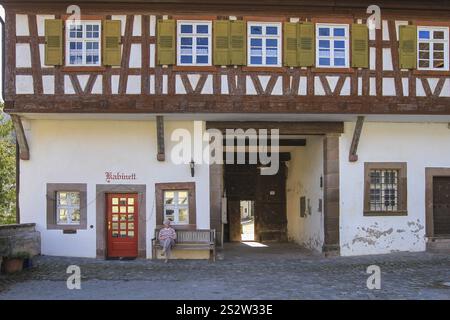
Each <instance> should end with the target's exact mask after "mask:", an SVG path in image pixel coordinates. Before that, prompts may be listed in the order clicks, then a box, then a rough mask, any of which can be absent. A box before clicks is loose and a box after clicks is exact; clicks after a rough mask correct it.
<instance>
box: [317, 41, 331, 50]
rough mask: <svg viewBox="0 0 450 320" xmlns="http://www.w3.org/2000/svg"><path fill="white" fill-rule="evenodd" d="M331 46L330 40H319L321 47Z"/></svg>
mask: <svg viewBox="0 0 450 320" xmlns="http://www.w3.org/2000/svg"><path fill="white" fill-rule="evenodd" d="M329 47H330V40H319V48H325V49H328V48H329Z"/></svg>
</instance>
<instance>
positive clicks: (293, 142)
mask: <svg viewBox="0 0 450 320" xmlns="http://www.w3.org/2000/svg"><path fill="white" fill-rule="evenodd" d="M249 144H250V141H249V140H248V139H245V141H244V143H243V145H245V146H249ZM226 145H227V139H223V146H226ZM237 145H238V143H237V138H235V139H234V144H233V146H237ZM257 145H259V141H257ZM270 145H271V140H270V136H268V138H267V146H270ZM278 146H280V147H304V146H306V139H279V140H278Z"/></svg>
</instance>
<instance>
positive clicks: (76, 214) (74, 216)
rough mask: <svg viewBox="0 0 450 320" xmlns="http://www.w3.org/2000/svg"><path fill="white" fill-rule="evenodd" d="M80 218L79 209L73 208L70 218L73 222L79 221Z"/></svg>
mask: <svg viewBox="0 0 450 320" xmlns="http://www.w3.org/2000/svg"><path fill="white" fill-rule="evenodd" d="M80 219H81V215H80V210H79V209H75V210H74V211H73V212H72V217H71V220H72V222H73V223H80Z"/></svg>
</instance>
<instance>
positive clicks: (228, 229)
mask: <svg viewBox="0 0 450 320" xmlns="http://www.w3.org/2000/svg"><path fill="white" fill-rule="evenodd" d="M282 160H284V161H281V160H280V168H279V170H278V173H277V174H276V175H261V174H260V170H261V166H260V165H256V164H253V165H250V164H226V165H224V180H225V191H226V195H227V215H228V223H227V224H225V226H224V227H225V228H224V241H227V242H234V241H242V240H246V239H242V237H241V233H242V224H241V204H242V202H243V201H253V209H254V212H253V215H254V218H253V219H254V240H255V241H259V242H262V241H278V242H284V241H287V217H286V165H285V161H286V159H282Z"/></svg>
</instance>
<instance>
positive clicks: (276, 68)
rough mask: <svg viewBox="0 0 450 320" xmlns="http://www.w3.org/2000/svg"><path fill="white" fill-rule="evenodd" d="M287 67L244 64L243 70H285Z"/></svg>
mask: <svg viewBox="0 0 450 320" xmlns="http://www.w3.org/2000/svg"><path fill="white" fill-rule="evenodd" d="M286 70H287V69H286V67H282V66H281V67H269V66H261V67H257V66H244V67H242V71H249V72H285V71H286Z"/></svg>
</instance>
